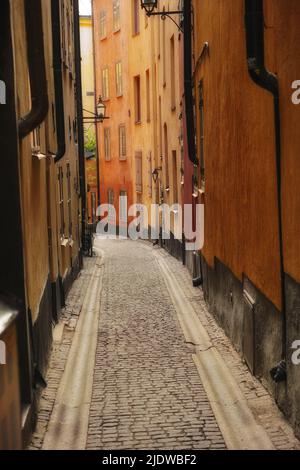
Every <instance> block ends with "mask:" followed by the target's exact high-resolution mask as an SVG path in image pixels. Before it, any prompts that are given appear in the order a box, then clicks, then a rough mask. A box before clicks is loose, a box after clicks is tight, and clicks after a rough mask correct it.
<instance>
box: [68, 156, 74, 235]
mask: <svg viewBox="0 0 300 470" xmlns="http://www.w3.org/2000/svg"><path fill="white" fill-rule="evenodd" d="M67 183H68V185H67V187H68V216H69V238H72V232H73V222H72V192H71V168H70V163H67Z"/></svg>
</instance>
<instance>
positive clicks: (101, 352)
mask: <svg viewBox="0 0 300 470" xmlns="http://www.w3.org/2000/svg"><path fill="white" fill-rule="evenodd" d="M96 248H97V252H98V254H99V257H100V252H99V250H101V257H102V259H100V258H99V257H95V258H93V259H87V260H86V261H85V269H84V270H83V272H82V274H81V276H80V277H79V279H78V280H77V281H76V283H75V285H74V287H73V288H72V291H71V293H70V295H69V298H68V304H67V307H66V309H65V310H64V312H63V318H62V322H63V323H62V324H63V325H64V329H63V331H62V333H61V338H60V339H59V338H57V339H56V341H55V342H54V349H53V354H52V358H51V363H50V367H49V371H48V376H47V381H48V388H47V389H45V390H44V391H43V393H42V398H41V406H40V413H39V416H38V426H37V430H36V433H35V434H34V436H33V439H32V442H31V445H30V448H31V449H41V448H42V446H43V441H44V438H45V435H46V433H47V427H48V423H49V419H50V417H51V413H52V410H53V407H54V404H55V400H56V395H57V389H58V387H59V383H60V380H61V377H62V374H63V371H64V369H65V364H66V361H67V359H68V353H69V349H70V345H71V343H72V338H73V334H74V330H75V328H76V325H77V320H78V318H79V315H80V312H81V305H82V302H83V300H84V296H85V293H86V291H87V286H88V284H89V281H90V278H91V272H92V270H93V268H94V266H95V263H96V264H98V265H99V266H100V267H101V271H102V280H101V282H102V293H101V304H100V305H99V309H100V317H99V318H100V320H99V324H98V342H97V350H96V357H95V369H94V380H93V391H92V396H91V399H90V412H89V422H88V433H87V440H86V448H87V449H90V450H92V449H93V450H95V449H99V450H100V449H101V450H106V449H113V450H114V449H116V450H117V449H130V450H131V449H132V450H134V449H145V450H148V449H153V450H155V449H157V450H164V449H170V450H172V449H226V445H225V441H226V436H225V434H224V436H222V433H221V431H220V428H219V425H218V423H217V420H216V417H215V416H214V413H213V411H212V407H211V405H210V401H209V397H208V396H207V393H206V391H205V389H204V387H203V385H202V383H201V379H200V376H199V372H198V370H197V367H196V365H195V362H194V361H193V353H194V350H193V346H192V345H191V344H188V343H187V342H186V339H185V336H184V334H183V332H182V329H181V326H180V323H179V321H178V316H177V314H176V308H175V305H174V303H173V301H172V298H171V296H170V293H169V291H168V289H167V286H166V283H165V279H164V276H163V273H162V271H161V269H160V266H159V263H158V261H157V260H158V258H159V259H162V260H163V261H164V263H166V265H167V266H168V268H169V269H170V271H172V273H173V274H174V275H175V277H176V281H177V283H178V285H179V286H180V287H181V288H182V290H183V292H184V295H185V296H186V301H187V302H189V303H190V304H191V305H192V306H193V308H194V310H195V312H197V316H198V319H199V322H201V324H202V325H203V326H204V327H205V329H206V331H207V333H208V334H209V337H210V340H211V342H212V344H213V345H214V347H215V348H216V349H217V350H218V352H219V353H220V355H221V357H222V358H223V359H224V361H225V363H226V365H227V366H228V367H229V369H230V370H231V372H232V375H233V377H234V380H235V381H236V383H237V387H238V388H239V389H240V391H241V393H242V395H243V397H244V398H245V401H246V402H247V405H248V407H249V409H250V410H251V412H252V414H253V416H254V418H255V420H256V422H257V423H258V424H259V426H260V427H261V428H263V430H264V432H266V434H267V435H268V437H269V439H270V441H271V442H272V445H273V446H274V448H275V449H299V448H300V446H299V441H298V440H297V439H296V438H295V436H294V433H293V431H292V429H291V427H290V426H289V425H288V423H287V421H286V420H285V419H284V417H283V415H282V414H281V413H280V411H279V410H278V408H277V406H276V404H275V402H274V401H273V399H272V398H271V397H270V395H269V394H268V392H267V391H266V390H265V389H264V387H263V386H262V384H261V383H260V382H259V381H258V380H257V379H255V378H254V377H252V375H251V374H250V372H249V371H248V369H247V367H246V366H245V364H244V363H243V362H242V360H241V359H240V357H239V355H238V354H237V353H236V352H235V350H234V349H233V347H232V345H231V343H230V341H229V340H228V339H227V338H226V336H225V335H224V333H223V331H222V330H221V329H220V328H219V327H218V325H217V324H216V322H215V320H214V319H213V317H212V316H211V315H210V313H209V312H208V311H207V308H206V306H205V303H204V300H203V295H202V291H201V289H198V288H193V287H192V282H191V277H190V274H189V273H188V271H187V270H186V268H185V267H184V266H182V264H181V263H180V262H179V261H177V260H176V259H174V258H172V257H171V256H170V255H169V254H168V253H167V252H166V251H164V250H162V249H161V248H159V247H152V244H150V243H148V242H132V241H129V240H118V241H114V240H102V239H98V240H97V241H96ZM222 429H223V428H222Z"/></svg>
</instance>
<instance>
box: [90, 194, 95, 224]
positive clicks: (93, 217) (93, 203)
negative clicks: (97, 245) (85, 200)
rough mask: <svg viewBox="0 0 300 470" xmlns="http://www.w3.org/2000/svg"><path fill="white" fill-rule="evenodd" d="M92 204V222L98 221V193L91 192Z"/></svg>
mask: <svg viewBox="0 0 300 470" xmlns="http://www.w3.org/2000/svg"><path fill="white" fill-rule="evenodd" d="M91 206H92V222H93V224H94V223H95V222H96V193H95V192H92V193H91Z"/></svg>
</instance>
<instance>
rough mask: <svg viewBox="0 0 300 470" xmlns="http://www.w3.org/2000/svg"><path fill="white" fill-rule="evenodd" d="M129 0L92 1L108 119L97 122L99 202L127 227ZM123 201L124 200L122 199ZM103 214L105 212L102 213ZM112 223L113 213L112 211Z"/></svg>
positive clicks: (100, 89) (100, 90)
mask: <svg viewBox="0 0 300 470" xmlns="http://www.w3.org/2000/svg"><path fill="white" fill-rule="evenodd" d="M126 3H127V2H126V1H122V0H116V1H113V2H112V1H111V0H93V2H92V7H93V21H94V50H95V80H96V98H98V97H99V96H101V97H102V100H103V102H104V103H105V105H106V110H107V112H106V114H107V116H108V117H109V119H107V120H105V121H104V122H103V124H98V128H97V140H98V152H99V159H100V165H99V167H100V168H99V171H100V194H101V196H100V203H101V204H111V205H114V207H115V212H116V214H115V215H116V225H117V226H119V224H121V225H122V226H126V225H127V222H126V214H127V208H126V206H125V205H124V204H121V207H120V204H119V200H120V199H119V198H120V197H122V196H127V201H128V206H130V205H131V204H132V203H133V181H132V175H133V159H132V149H131V136H130V96H129V94H128V90H129V83H128V79H129V73H128V68H129V63H128V60H129V58H128V47H129V45H128V40H129V38H128V31H129V28H130V21H131V18H130V15H128V13H127V12H126V10H125V7H126ZM123 200H124V199H123ZM103 215H104V214H103ZM111 219H112V220H111V222H112V223H113V222H114V221H113V219H114V217H113V215H112V214H111Z"/></svg>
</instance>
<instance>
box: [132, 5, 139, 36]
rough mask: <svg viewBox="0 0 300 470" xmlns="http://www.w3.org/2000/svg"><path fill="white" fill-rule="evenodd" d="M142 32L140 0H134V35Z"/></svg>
mask: <svg viewBox="0 0 300 470" xmlns="http://www.w3.org/2000/svg"><path fill="white" fill-rule="evenodd" d="M140 32H141V19H140V0H132V35H133V36H138V35H139V34H140Z"/></svg>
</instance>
